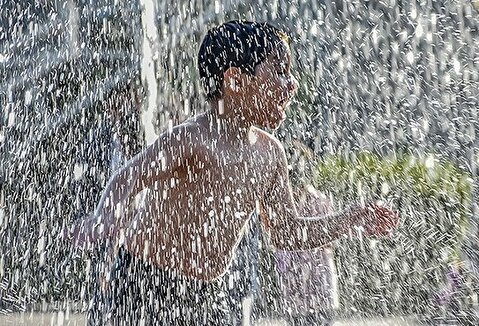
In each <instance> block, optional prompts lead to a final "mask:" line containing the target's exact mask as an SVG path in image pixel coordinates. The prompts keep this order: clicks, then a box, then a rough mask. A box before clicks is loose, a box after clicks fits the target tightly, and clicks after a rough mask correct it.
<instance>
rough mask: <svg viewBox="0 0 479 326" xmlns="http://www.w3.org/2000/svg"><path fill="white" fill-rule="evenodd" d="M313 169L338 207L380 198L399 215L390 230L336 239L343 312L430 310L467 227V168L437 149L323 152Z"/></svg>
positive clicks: (469, 193) (319, 183)
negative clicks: (397, 153) (399, 153)
mask: <svg viewBox="0 0 479 326" xmlns="http://www.w3.org/2000/svg"><path fill="white" fill-rule="evenodd" d="M315 173H316V174H315V178H314V180H315V186H316V187H317V188H319V189H321V190H322V191H325V192H329V193H330V194H331V195H332V197H333V198H335V200H336V203H335V206H336V207H335V208H336V209H339V208H341V207H342V206H349V205H350V204H351V202H355V201H356V202H357V201H362V202H368V201H372V200H382V201H385V202H387V203H390V204H392V205H393V207H394V208H395V209H396V210H398V211H399V213H400V215H401V224H400V227H399V228H398V230H396V231H395V232H394V234H393V235H392V237H390V238H382V239H359V240H358V239H357V238H355V237H353V238H352V239H344V240H340V241H339V242H338V244H337V246H336V262H337V266H338V274H339V281H340V289H341V294H340V298H341V301H342V302H341V305H342V306H341V308H342V314H344V315H348V314H357V313H358V312H360V313H364V314H375V315H377V314H380V315H390V314H411V313H419V314H431V313H433V311H434V309H435V308H434V304H433V301H432V300H431V299H432V296H433V295H434V294H435V293H436V292H437V291H438V289H439V288H440V287H442V285H443V284H444V275H445V271H446V269H447V267H448V265H450V264H451V263H454V262H457V260H458V259H459V252H460V249H461V245H462V241H463V238H464V235H465V232H466V231H467V228H468V222H469V217H470V214H471V211H470V204H471V189H472V186H471V179H470V177H469V175H468V174H467V173H465V172H464V171H462V170H461V169H459V168H457V167H456V166H455V165H453V164H451V163H448V162H440V161H439V160H438V159H436V158H435V157H434V156H433V155H431V156H428V157H424V158H418V157H414V156H404V157H400V158H380V157H378V156H376V155H374V154H371V153H368V152H361V153H359V154H356V155H354V156H352V157H348V158H346V157H343V156H329V157H326V158H325V159H324V160H323V161H322V162H321V163H319V164H318V166H317V169H316V171H315ZM343 203H344V205H343Z"/></svg>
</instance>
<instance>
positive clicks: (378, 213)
mask: <svg viewBox="0 0 479 326" xmlns="http://www.w3.org/2000/svg"><path fill="white" fill-rule="evenodd" d="M365 210H366V211H365V214H364V217H363V224H362V225H363V227H364V229H365V235H366V236H371V235H378V236H384V235H390V234H391V232H392V231H393V230H394V229H395V228H397V226H398V224H399V214H398V213H397V212H395V211H393V210H391V209H390V208H388V207H385V206H382V205H380V204H376V203H373V204H369V205H368V206H366V208H365ZM361 215H362V214H361Z"/></svg>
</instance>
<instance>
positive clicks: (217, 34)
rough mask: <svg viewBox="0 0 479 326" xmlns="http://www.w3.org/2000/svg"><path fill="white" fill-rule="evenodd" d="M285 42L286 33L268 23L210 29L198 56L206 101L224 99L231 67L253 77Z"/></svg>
mask: <svg viewBox="0 0 479 326" xmlns="http://www.w3.org/2000/svg"><path fill="white" fill-rule="evenodd" d="M282 41H286V42H288V41H289V38H288V36H287V35H286V33H285V32H283V31H281V30H280V29H278V28H276V27H275V26H273V25H271V24H269V23H256V22H249V21H241V20H233V21H230V22H227V23H224V24H222V25H220V26H217V27H215V28H213V29H210V30H209V31H208V33H207V34H206V36H205V37H204V39H203V42H202V43H201V46H200V50H199V52H198V68H199V71H200V80H201V84H202V86H203V89H204V90H205V94H206V99H207V100H217V99H219V98H221V97H222V96H223V81H224V80H223V79H224V75H223V74H224V72H225V71H226V70H228V68H230V67H237V68H240V69H241V71H242V72H245V73H249V74H254V70H255V68H256V66H257V65H258V64H260V63H261V62H263V61H264V60H265V59H266V58H267V57H268V55H270V54H271V53H272V52H273V50H275V49H276V48H277V46H278V45H279V44H280V43H281V42H282Z"/></svg>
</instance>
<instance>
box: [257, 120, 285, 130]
mask: <svg viewBox="0 0 479 326" xmlns="http://www.w3.org/2000/svg"><path fill="white" fill-rule="evenodd" d="M283 121H284V120H283V119H280V120H271V121H264V122H263V123H262V124H260V126H261V127H263V128H268V129H272V130H276V129H278V128H279V126H281V124H282V123H283Z"/></svg>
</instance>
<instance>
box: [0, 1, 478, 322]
mask: <svg viewBox="0 0 479 326" xmlns="http://www.w3.org/2000/svg"><path fill="white" fill-rule="evenodd" d="M141 5H143V8H145V9H148V12H145V11H143V12H141V8H142V7H141ZM237 18H244V19H250V20H251V19H255V20H261V21H270V22H273V23H275V24H277V25H278V26H280V27H282V28H284V29H286V30H287V31H288V32H289V33H290V34H291V35H292V38H293V45H292V46H293V51H294V66H295V67H294V70H295V74H296V75H297V77H298V79H299V80H300V90H299V94H298V98H297V102H296V103H294V104H293V105H292V106H291V108H290V109H289V112H288V114H289V117H290V118H289V120H288V121H287V122H286V123H285V124H284V126H283V127H282V128H281V129H280V130H278V131H277V132H276V134H277V136H278V137H279V138H280V139H281V140H282V141H283V142H284V144H285V145H286V147H287V150H288V155H289V156H290V159H291V165H292V171H291V174H292V176H293V177H294V181H295V183H297V184H301V183H306V182H311V175H312V173H313V170H314V167H315V164H316V159H320V158H322V157H325V156H327V155H329V154H343V155H344V156H346V157H354V156H355V155H356V153H357V151H359V150H368V151H371V152H374V153H378V154H381V155H387V156H390V157H397V156H400V155H404V154H413V155H415V156H417V157H426V156H429V155H431V154H433V155H434V157H435V158H437V159H440V160H447V161H450V162H453V163H454V164H456V165H458V166H459V167H461V168H462V169H463V170H464V171H466V172H468V173H470V176H471V177H472V180H473V184H474V182H476V179H477V178H476V173H477V168H476V166H477V161H478V153H477V148H478V140H477V137H476V134H477V128H478V120H477V108H478V104H479V103H478V101H479V87H478V86H479V85H478V81H479V60H478V58H479V49H478V44H479V43H478V41H479V35H478V33H479V32H478V26H479V14H478V11H477V8H475V7H474V5H473V3H471V2H467V1H442V0H439V1H431V0H422V1H401V0H387V1H380V2H378V1H329V0H320V1H312V0H311V1H309V0H298V1H285V0H275V1H262V0H260V1H236V0H226V1H219V0H213V1H209V0H198V1H196V0H190V1H185V0H181V1H176V0H175V1H173V0H165V1H155V0H151V1H150V0H144V1H142V2H141V3H140V2H138V1H129V2H128V3H123V2H121V1H114V0H111V1H109V0H104V1H98V2H94V1H86V0H85V1H82V0H74V1H73V0H72V1H67V2H64V1H53V0H44V1H42V2H41V3H40V2H36V1H33V0H32V1H10V2H3V3H2V8H1V21H0V26H1V28H2V30H1V33H0V41H1V44H0V67H1V71H2V76H1V77H0V78H1V79H0V80H1V84H0V100H1V105H2V111H1V112H0V116H1V120H0V123H1V131H0V150H1V154H2V156H1V163H2V164H1V167H0V169H1V175H0V177H1V178H2V179H1V181H2V193H1V196H0V204H1V208H0V209H1V210H0V282H1V286H0V298H3V299H2V301H1V302H0V309H2V305H3V306H5V308H4V309H10V308H11V307H12V305H16V304H18V303H20V304H21V303H22V302H26V301H33V302H38V300H40V299H44V300H45V301H47V302H48V301H51V300H55V299H58V300H62V299H63V297H64V296H63V294H64V292H63V289H70V291H69V292H68V293H72V294H71V297H72V299H79V298H80V296H81V299H83V300H86V296H87V295H88V294H87V293H85V291H86V287H84V286H83V285H82V283H81V281H82V280H84V279H85V275H88V273H89V272H85V269H86V268H88V266H89V265H88V264H86V266H85V264H84V263H82V262H81V261H82V260H81V259H80V258H78V257H77V258H76V260H74V262H73V263H72V260H71V255H70V253H69V252H66V251H68V248H66V247H65V246H63V245H61V244H60V243H58V241H57V240H56V237H57V234H58V232H59V229H60V227H61V226H62V225H64V224H65V223H67V222H69V221H71V220H73V219H75V218H79V217H82V216H84V215H85V214H86V213H88V212H89V211H91V209H92V207H93V205H94V203H95V202H96V200H97V199H98V193H99V191H100V190H101V188H102V186H103V185H104V183H105V181H106V179H107V177H108V175H109V174H110V171H109V164H110V163H109V162H110V156H111V152H110V149H109V146H110V145H109V144H111V142H112V138H113V139H119V140H120V141H121V142H123V143H124V147H125V150H126V152H127V154H128V155H131V154H132V153H134V152H136V151H137V150H138V149H139V148H140V147H141V141H140V140H139V138H141V130H140V127H139V125H138V121H139V119H140V118H139V111H138V109H137V108H138V106H139V103H138V100H139V99H140V98H142V97H143V95H142V91H141V89H142V87H141V81H140V79H141V77H140V70H141V69H140V62H141V61H142V60H143V62H144V64H145V63H146V64H147V65H150V64H151V65H152V68H151V67H150V66H148V67H147V68H146V69H145V68H144V67H143V69H144V74H143V79H144V80H146V83H147V89H148V90H149V94H150V96H151V97H150V99H149V100H148V110H147V111H146V112H147V113H148V114H145V115H144V118H145V119H146V120H145V121H146V123H147V124H148V123H152V124H154V126H155V128H156V133H159V132H160V130H161V129H162V128H164V126H166V125H167V124H168V123H169V121H171V122H172V123H176V122H179V121H181V120H183V119H184V118H185V117H188V116H191V115H192V114H195V113H198V112H201V111H202V110H204V109H205V106H204V101H203V99H202V95H201V89H200V86H199V81H198V73H197V70H196V53H197V49H198V46H199V43H200V42H201V38H202V36H203V35H204V34H205V33H206V31H207V30H208V28H210V27H212V26H214V25H215V24H217V23H220V22H223V21H226V20H229V19H237ZM141 19H143V22H141ZM145 20H147V21H145ZM141 26H143V29H146V32H145V30H143V29H142V28H141ZM143 33H146V35H144V34H143ZM142 49H149V50H151V53H150V52H148V51H145V52H144V56H148V57H143V58H142V57H141V55H142ZM151 72H153V73H154V75H151ZM152 77H154V78H156V80H153V79H152ZM155 93H156V95H155ZM119 103H126V105H124V106H121V108H120V110H119V113H120V114H119V115H118V114H116V113H112V112H111V107H115V106H118V105H119ZM152 103H153V104H152ZM132 108H136V109H132ZM117 113H118V112H117ZM152 115H153V117H151V116H152ZM127 122H128V123H127ZM150 134H151V131H150ZM304 153H306V154H308V155H310V157H312V158H313V159H305V156H304V155H303V154H304ZM474 185H475V184H474ZM357 186H358V185H357V182H356V181H355V180H352V184H351V187H357ZM474 194H476V192H474ZM476 198H477V196H475V197H474V199H476ZM350 199H351V198H349V197H347V196H346V195H345V197H344V198H339V199H338V205H339V206H341V202H342V201H347V200H350ZM414 199H415V198H409V199H407V200H405V204H404V205H406V204H407V205H410V207H415V206H414V205H413V204H414ZM407 205H406V206H407ZM414 209H417V211H415V212H411V211H409V213H407V214H406V215H407V217H408V218H409V219H411V220H415V221H416V220H417V221H419V222H418V223H417V224H409V226H410V228H409V229H405V230H403V231H404V234H403V235H402V236H400V237H399V238H398V239H399V240H394V241H391V243H389V244H386V245H385V247H381V248H380V249H381V250H382V252H380V253H379V257H381V259H379V260H371V255H372V254H371V253H374V254H378V250H379V249H377V248H376V249H375V248H374V247H373V246H372V245H371V246H370V245H369V244H368V243H366V244H365V246H366V248H365V247H364V244H362V245H358V244H357V243H354V242H353V243H350V242H340V244H339V245H338V250H337V260H338V263H339V265H340V271H339V273H340V281H341V284H342V290H341V291H342V295H341V297H342V298H343V300H342V303H343V311H344V313H345V314H347V313H351V312H358V311H362V312H364V313H371V314H387V313H400V314H403V313H411V312H420V313H424V312H425V311H427V310H428V309H430V306H428V305H427V304H424V303H423V301H424V300H425V299H424V298H425V297H426V296H427V293H430V292H431V291H433V290H434V289H436V288H437V287H438V284H439V283H440V281H439V280H440V279H441V272H442V271H444V269H445V268H446V265H447V263H448V262H447V260H444V259H443V257H442V247H444V246H445V244H449V243H450V241H449V240H451V239H445V240H444V241H438V240H437V239H434V236H437V234H436V233H430V234H429V233H424V234H421V233H420V232H417V233H414V228H413V227H412V226H413V225H421V224H423V225H426V224H425V223H427V220H428V219H430V218H432V217H431V216H430V213H428V212H427V211H424V209H423V208H422V209H423V210H421V207H415V208H414ZM405 211H406V210H405ZM408 214H409V215H408ZM468 214H469V215H471V217H472V218H473V221H474V216H472V213H471V212H470V213H468ZM452 215H453V214H452ZM452 215H451V214H449V215H447V216H444V219H447V218H449V216H452ZM441 216H442V215H441ZM442 218H443V217H441V219H442ZM475 225H476V223H472V227H476V226H475ZM419 229H420V228H419ZM421 230H422V229H421ZM431 234H432V236H431ZM446 240H447V241H446ZM451 241H452V240H451ZM467 252H469V253H471V250H469V251H467ZM470 256H471V255H470ZM472 256H474V255H472ZM66 257H68V258H66ZM424 257H427V259H425V258H424ZM83 258H85V257H83ZM385 261H387V264H386V263H384V262H385ZM47 262H48V263H47ZM50 262H55V263H53V264H51V263H50ZM364 262H368V268H367V270H368V273H366V272H365V270H366V268H365V267H364V264H365V263H364ZM404 266H408V271H407V272H404V273H403V272H401V270H402V269H403V267H404ZM391 270H392V271H391ZM371 273H372V274H374V275H372V276H371ZM371 280H375V282H371ZM81 289H83V291H80V290H81ZM5 298H7V299H5ZM411 307H413V308H411ZM411 309H412V310H411Z"/></svg>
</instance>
